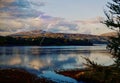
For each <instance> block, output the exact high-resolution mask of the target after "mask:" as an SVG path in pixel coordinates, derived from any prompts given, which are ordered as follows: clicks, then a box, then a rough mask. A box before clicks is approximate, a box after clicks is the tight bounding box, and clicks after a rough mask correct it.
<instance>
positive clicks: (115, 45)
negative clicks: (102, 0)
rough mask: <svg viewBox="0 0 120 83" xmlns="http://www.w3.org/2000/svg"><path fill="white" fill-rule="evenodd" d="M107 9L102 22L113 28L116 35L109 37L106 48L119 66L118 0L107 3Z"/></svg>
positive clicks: (119, 8) (119, 18) (119, 9)
mask: <svg viewBox="0 0 120 83" xmlns="http://www.w3.org/2000/svg"><path fill="white" fill-rule="evenodd" d="M107 8H108V11H105V15H106V17H107V18H106V20H105V21H104V24H106V25H107V26H108V28H110V29H112V30H115V31H116V33H117V36H116V37H111V38H110V40H109V41H108V45H107V49H108V50H109V51H110V52H111V53H112V55H113V57H115V62H116V64H117V67H119V66H120V0H112V2H108V4H107Z"/></svg>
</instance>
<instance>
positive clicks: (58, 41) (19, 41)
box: [0, 36, 93, 46]
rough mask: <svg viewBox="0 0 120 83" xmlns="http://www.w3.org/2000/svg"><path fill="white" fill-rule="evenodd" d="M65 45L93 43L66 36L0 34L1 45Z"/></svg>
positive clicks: (88, 44) (87, 44)
mask: <svg viewBox="0 0 120 83" xmlns="http://www.w3.org/2000/svg"><path fill="white" fill-rule="evenodd" d="M63 45H77V46H79V45H81V46H90V45H93V44H92V43H91V42H90V41H89V40H87V39H84V40H80V39H79V40H75V39H65V38H43V37H37V38H21V37H18V38H14V37H10V36H6V37H3V36H0V46H63Z"/></svg>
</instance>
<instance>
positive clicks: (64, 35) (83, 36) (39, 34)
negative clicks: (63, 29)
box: [9, 30, 108, 43]
mask: <svg viewBox="0 0 120 83" xmlns="http://www.w3.org/2000/svg"><path fill="white" fill-rule="evenodd" d="M9 36H12V37H15V38H17V37H21V38H37V37H46V38H65V39H74V40H79V39H80V40H84V39H88V40H90V41H92V42H93V43H106V42H107V39H108V38H107V37H104V36H97V35H88V34H68V33H52V32H46V31H42V30H34V31H27V32H19V33H16V34H12V35H9Z"/></svg>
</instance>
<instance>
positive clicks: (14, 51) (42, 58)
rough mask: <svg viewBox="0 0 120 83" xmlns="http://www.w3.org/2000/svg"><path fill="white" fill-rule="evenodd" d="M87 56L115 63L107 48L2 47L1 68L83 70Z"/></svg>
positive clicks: (0, 55)
mask: <svg viewBox="0 0 120 83" xmlns="http://www.w3.org/2000/svg"><path fill="white" fill-rule="evenodd" d="M81 56H87V57H89V58H90V59H91V60H94V61H96V62H97V63H100V64H104V65H109V64H112V63H113V60H112V58H111V55H110V54H109V53H107V51H106V48H105V46H103V45H102V46H43V47H35V46H31V47H30V46H21V47H0V66H12V67H22V68H31V69H36V70H40V71H51V70H56V69H58V70H59V69H75V68H83V67H84V65H83V63H84V62H85V60H84V59H83V58H82V57H81Z"/></svg>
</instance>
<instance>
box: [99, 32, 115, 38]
mask: <svg viewBox="0 0 120 83" xmlns="http://www.w3.org/2000/svg"><path fill="white" fill-rule="evenodd" d="M100 36H104V37H114V36H117V33H116V32H108V33H104V34H101V35H100Z"/></svg>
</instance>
